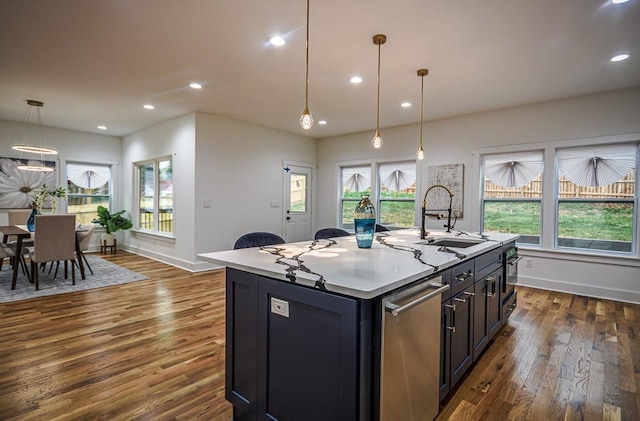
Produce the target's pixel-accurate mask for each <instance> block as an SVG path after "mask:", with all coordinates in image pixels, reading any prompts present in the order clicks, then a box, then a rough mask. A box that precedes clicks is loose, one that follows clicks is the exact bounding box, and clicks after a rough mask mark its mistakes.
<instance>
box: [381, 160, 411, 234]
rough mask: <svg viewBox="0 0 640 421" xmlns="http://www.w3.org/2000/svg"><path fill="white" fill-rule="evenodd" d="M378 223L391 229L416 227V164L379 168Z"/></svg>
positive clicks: (384, 165)
mask: <svg viewBox="0 0 640 421" xmlns="http://www.w3.org/2000/svg"><path fill="white" fill-rule="evenodd" d="M378 175H379V180H380V182H379V183H378V185H379V186H380V189H379V193H378V208H377V210H378V221H379V222H380V223H381V224H382V225H387V226H391V227H403V228H408V227H414V226H415V221H416V163H415V162H412V161H408V162H394V163H384V164H380V165H379V166H378Z"/></svg>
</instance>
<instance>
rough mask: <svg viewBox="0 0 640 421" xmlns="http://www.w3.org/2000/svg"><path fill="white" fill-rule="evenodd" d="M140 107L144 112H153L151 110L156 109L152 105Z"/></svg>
mask: <svg viewBox="0 0 640 421" xmlns="http://www.w3.org/2000/svg"><path fill="white" fill-rule="evenodd" d="M142 107H143V108H144V109H145V110H153V109H155V108H156V107H154V106H153V105H151V104H144V105H143V106H142Z"/></svg>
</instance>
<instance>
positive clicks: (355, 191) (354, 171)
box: [341, 165, 371, 229]
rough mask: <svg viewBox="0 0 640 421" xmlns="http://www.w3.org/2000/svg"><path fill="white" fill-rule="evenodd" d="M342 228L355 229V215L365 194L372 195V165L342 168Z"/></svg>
mask: <svg viewBox="0 0 640 421" xmlns="http://www.w3.org/2000/svg"><path fill="white" fill-rule="evenodd" d="M341 190H342V199H341V209H342V212H341V214H342V228H345V229H354V227H353V215H354V213H355V211H356V206H358V202H360V199H361V197H362V196H363V195H367V196H371V166H370V165H367V166H358V167H344V168H342V169H341Z"/></svg>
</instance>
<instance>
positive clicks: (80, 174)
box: [67, 162, 111, 224]
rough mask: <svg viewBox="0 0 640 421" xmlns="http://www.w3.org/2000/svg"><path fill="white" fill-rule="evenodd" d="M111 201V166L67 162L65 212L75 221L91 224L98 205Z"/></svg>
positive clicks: (105, 205) (107, 205)
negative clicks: (74, 218)
mask: <svg viewBox="0 0 640 421" xmlns="http://www.w3.org/2000/svg"><path fill="white" fill-rule="evenodd" d="M110 203H111V167H110V166H109V165H103V164H89V163H79V162H78V163H76V162H67V213H70V214H74V215H76V222H77V223H80V224H91V221H92V220H93V219H94V218H96V217H97V216H98V212H97V209H98V206H100V205H101V206H104V207H106V208H109V206H110Z"/></svg>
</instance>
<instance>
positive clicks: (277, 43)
mask: <svg viewBox="0 0 640 421" xmlns="http://www.w3.org/2000/svg"><path fill="white" fill-rule="evenodd" d="M269 43H270V44H271V45H273V46H274V47H282V46H283V45H285V44H286V43H287V42H286V41H285V40H284V38H282V37H281V36H279V35H276V36H275V37H273V38H271V39H270V40H269Z"/></svg>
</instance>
